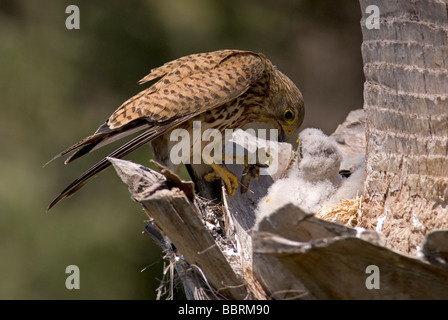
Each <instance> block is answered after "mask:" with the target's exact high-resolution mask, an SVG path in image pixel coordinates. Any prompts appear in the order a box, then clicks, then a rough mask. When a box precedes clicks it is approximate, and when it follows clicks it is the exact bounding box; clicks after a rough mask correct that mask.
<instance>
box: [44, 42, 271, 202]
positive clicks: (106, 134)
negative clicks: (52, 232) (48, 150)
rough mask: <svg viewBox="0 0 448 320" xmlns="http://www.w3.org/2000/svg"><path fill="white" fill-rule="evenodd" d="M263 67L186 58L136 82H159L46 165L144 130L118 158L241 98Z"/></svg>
mask: <svg viewBox="0 0 448 320" xmlns="http://www.w3.org/2000/svg"><path fill="white" fill-rule="evenodd" d="M265 61H266V60H265V58H264V56H262V55H259V54H255V53H252V52H247V51H237V50H222V51H216V52H211V53H204V54H194V55H190V56H186V57H183V58H180V59H177V60H175V61H172V62H169V63H167V64H165V65H163V66H161V67H159V68H156V69H153V70H152V71H151V73H150V74H149V75H148V76H146V77H145V78H143V79H142V80H141V81H140V82H141V83H144V82H147V81H151V80H154V79H156V78H160V77H161V78H160V80H159V81H157V82H156V83H155V84H153V85H152V86H151V87H149V88H148V89H146V90H144V91H142V92H140V93H138V94H137V95H135V96H134V97H132V98H131V99H129V100H127V101H126V102H124V103H123V104H122V105H121V106H120V107H119V108H118V109H117V110H116V111H115V112H114V113H113V114H112V115H111V116H110V118H109V119H108V120H107V121H106V123H104V124H103V125H101V126H100V127H99V128H98V130H97V131H96V132H95V133H94V134H93V135H91V136H89V137H87V138H85V139H83V140H81V141H79V142H78V143H76V144H74V145H73V146H71V147H70V148H68V149H66V150H64V151H63V152H61V153H60V154H58V155H56V156H55V157H54V158H53V159H52V160H54V159H56V158H58V157H60V156H62V155H65V154H67V153H69V152H71V151H73V150H75V149H78V148H80V149H79V150H77V151H76V152H75V153H74V154H73V155H72V156H71V157H69V158H68V159H67V160H66V162H65V163H69V162H70V161H72V160H74V159H76V158H78V157H80V156H82V155H84V154H86V153H88V152H90V151H92V150H94V149H96V148H98V147H101V146H103V145H105V144H107V143H109V142H111V141H114V140H116V139H117V138H122V137H123V136H126V135H128V134H130V133H133V132H135V131H139V130H140V131H141V130H144V129H147V130H146V131H145V132H143V133H142V134H140V135H139V136H137V137H136V138H134V139H132V140H131V141H129V142H128V143H126V144H125V145H123V146H122V147H120V148H118V149H117V150H115V151H114V152H113V153H111V154H110V155H109V157H116V158H121V157H123V156H125V155H127V154H129V153H130V152H132V151H133V150H135V149H137V148H139V147H140V146H142V145H144V144H146V143H147V142H149V141H151V140H153V139H155V138H157V137H159V136H161V135H163V134H164V133H165V132H167V131H169V130H171V129H173V128H175V127H176V126H179V125H180V124H182V123H183V122H185V121H187V120H189V119H191V118H193V117H195V116H197V115H199V114H200V113H202V112H205V111H207V110H211V109H213V108H216V107H218V106H221V105H223V104H224V103H226V102H229V101H231V100H232V99H234V98H236V97H238V96H240V95H241V94H243V93H244V92H245V91H246V90H247V89H248V88H249V87H250V86H251V85H252V84H253V83H254V82H255V81H257V80H259V79H260V77H262V76H263V74H264V73H263V72H264V71H265ZM52 160H50V162H51V161H52ZM108 166H110V162H109V161H107V159H106V158H104V159H103V160H101V161H100V162H98V163H97V164H95V165H94V166H93V167H91V168H90V169H89V170H87V171H86V172H84V173H83V174H82V175H81V176H80V177H78V178H77V179H76V180H75V181H74V182H73V183H72V184H70V185H69V186H68V187H67V188H66V189H65V190H63V191H62V192H61V194H60V195H59V196H58V197H57V198H56V199H55V200H54V201H53V202H52V203H51V204H50V206H49V207H48V209H50V208H51V207H52V206H54V205H55V204H56V203H57V202H59V201H60V200H61V199H63V198H65V197H68V196H70V195H72V194H73V193H75V192H76V191H77V190H79V189H80V188H81V187H82V186H83V185H85V184H86V183H87V182H88V181H89V180H90V179H92V178H93V177H95V176H96V175H97V174H98V173H100V172H101V171H103V170H104V169H106V168H107V167H108Z"/></svg>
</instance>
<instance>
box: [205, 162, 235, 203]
mask: <svg viewBox="0 0 448 320" xmlns="http://www.w3.org/2000/svg"><path fill="white" fill-rule="evenodd" d="M210 166H211V167H212V169H213V172H210V173H208V174H206V175H205V176H204V179H205V180H207V181H213V180H216V179H219V178H221V179H222V181H223V182H224V184H225V185H226V189H227V193H228V194H230V195H231V196H233V195H234V194H235V193H236V190H237V189H238V179H237V178H236V177H235V175H234V174H233V173H231V172H230V171H229V170H227V169H225V168H223V167H221V166H220V165H219V164H216V163H214V162H212V163H210Z"/></svg>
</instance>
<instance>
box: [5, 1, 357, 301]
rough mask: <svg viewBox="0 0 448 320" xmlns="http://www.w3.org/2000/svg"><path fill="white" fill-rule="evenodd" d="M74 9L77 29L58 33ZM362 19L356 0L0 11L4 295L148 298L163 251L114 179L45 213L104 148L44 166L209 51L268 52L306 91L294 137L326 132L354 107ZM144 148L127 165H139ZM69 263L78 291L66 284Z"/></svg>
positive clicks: (35, 4) (103, 179)
mask: <svg viewBox="0 0 448 320" xmlns="http://www.w3.org/2000/svg"><path fill="white" fill-rule="evenodd" d="M70 4H75V5H77V6H78V7H79V9H80V13H81V14H80V18H81V20H80V21H81V28H80V30H67V29H66V27H65V20H66V18H67V17H68V14H66V13H65V9H66V7H67V6H68V5H70ZM360 18H361V11H360V7H359V3H358V1H357V0H337V1H336V0H317V1H316V0H275V1H273V0H263V1H260V0H258V1H255V0H253V1H241V0H239V1H224V0H213V1H211V0H189V1H182V0H163V1H162V0H161V1H153V0H133V1H127V2H125V1H118V0H114V1H54V0H41V1H35V0H0V106H1V113H0V114H1V125H0V133H1V135H0V137H1V142H2V144H1V146H2V148H1V153H0V168H1V169H0V172H1V180H0V181H1V183H0V205H1V206H0V212H1V213H0V277H1V281H0V298H1V299H154V298H155V296H156V292H155V289H156V287H157V286H158V284H159V279H161V277H162V267H163V260H162V253H161V251H160V249H159V248H158V247H157V246H155V245H154V244H153V243H152V242H151V240H150V239H149V238H148V237H147V236H145V235H143V234H142V228H143V226H144V224H145V223H144V221H145V219H146V216H145V215H144V213H143V211H142V210H141V209H140V206H139V205H138V204H136V203H134V202H133V201H132V200H131V199H130V196H129V193H128V190H127V187H126V185H124V184H123V183H122V182H121V180H120V179H119V178H118V177H117V176H116V174H115V172H114V171H113V170H107V171H106V172H105V173H103V174H102V175H100V176H99V177H98V178H97V179H94V180H93V181H92V182H91V183H89V184H88V185H87V186H86V187H85V188H83V190H82V191H81V192H79V193H78V194H76V195H75V196H73V197H72V198H70V199H67V200H65V201H62V202H61V203H59V204H58V205H57V206H56V207H55V208H54V209H53V210H52V211H50V212H46V207H47V205H48V204H49V202H50V201H51V200H52V199H53V197H54V196H56V195H57V194H59V192H60V191H61V190H62V189H63V188H64V187H65V186H66V185H67V184H68V183H70V182H71V181H72V180H73V179H74V178H75V177H77V176H78V175H79V174H80V173H81V172H83V171H84V170H85V169H87V168H88V167H89V166H90V165H91V164H93V163H94V162H95V161H96V160H99V159H100V158H102V157H103V156H104V155H106V154H107V153H108V152H109V151H111V150H112V149H107V148H106V150H101V151H98V152H96V153H93V154H91V155H88V156H86V157H85V158H83V159H80V160H78V161H75V162H73V163H72V164H70V165H69V166H64V165H63V163H62V162H63V160H60V161H56V162H54V163H52V164H50V165H49V166H47V167H45V168H42V165H43V164H44V163H45V162H47V161H48V160H49V159H50V158H51V157H52V156H53V155H54V154H56V153H58V152H60V151H61V150H63V149H65V148H66V147H68V146H69V145H71V144H72V143H74V142H76V141H78V140H79V139H81V138H83V137H85V136H86V135H88V134H91V133H92V132H93V131H94V130H96V128H97V127H98V126H99V125H100V124H101V123H103V121H104V120H105V119H106V118H107V117H108V116H109V115H110V114H111V113H112V112H113V111H114V110H115V109H116V108H117V107H118V106H119V105H120V104H121V103H122V102H123V101H125V100H126V99H128V98H129V97H131V96H132V95H134V94H136V93H137V92H139V91H140V90H142V89H143V88H142V87H139V86H138V85H137V81H138V80H139V79H140V78H142V77H144V76H145V75H146V74H147V73H149V71H150V69H151V68H154V67H157V66H159V65H161V64H163V63H164V62H167V61H170V60H172V59H175V58H178V57H180V56H183V55H187V54H191V53H197V52H205V51H212V50H218V49H246V50H252V51H256V52H262V53H264V54H265V55H266V56H267V57H268V58H269V59H270V60H271V61H273V63H274V64H276V65H277V66H278V68H279V69H280V70H281V71H283V72H284V73H285V74H287V75H288V76H289V77H290V78H291V79H292V80H293V81H294V82H295V83H296V84H297V86H298V87H299V88H300V90H301V91H302V94H303V96H304V98H305V103H306V108H307V109H306V118H305V122H304V125H303V127H302V128H305V127H318V128H321V129H323V130H324V132H326V133H327V134H330V133H331V132H333V131H334V130H335V128H336V127H337V125H338V124H339V123H341V122H342V121H343V119H344V118H345V116H346V115H347V113H348V112H349V111H350V110H353V109H357V108H360V107H362V86H363V79H364V78H363V73H362V60H361V54H360V45H361V30H360V25H359V21H360ZM115 146H116V145H114V146H113V147H115ZM113 147H112V148H113ZM149 150H150V149H149V147H147V148H141V149H140V150H138V151H136V152H135V153H133V154H132V155H130V156H128V157H127V159H131V160H133V161H136V162H139V163H142V164H144V165H147V164H148V158H149V156H150V152H149ZM72 264H74V265H77V266H78V267H79V268H80V271H81V281H80V285H81V289H80V290H67V289H66V287H65V279H66V277H67V276H68V275H67V274H65V269H66V267H67V266H68V265H72ZM147 266H149V267H148V268H146V270H145V271H143V272H141V270H142V269H144V268H145V267H147Z"/></svg>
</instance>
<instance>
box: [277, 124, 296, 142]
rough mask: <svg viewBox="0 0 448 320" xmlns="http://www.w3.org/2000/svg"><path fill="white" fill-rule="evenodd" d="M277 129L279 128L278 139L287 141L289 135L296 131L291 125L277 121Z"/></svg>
mask: <svg viewBox="0 0 448 320" xmlns="http://www.w3.org/2000/svg"><path fill="white" fill-rule="evenodd" d="M276 127H277V130H278V141H279V142H285V141H286V140H288V138H289V136H290V135H292V134H293V133H294V130H293V129H291V127H289V126H287V125H284V124H282V123H279V122H277V125H276Z"/></svg>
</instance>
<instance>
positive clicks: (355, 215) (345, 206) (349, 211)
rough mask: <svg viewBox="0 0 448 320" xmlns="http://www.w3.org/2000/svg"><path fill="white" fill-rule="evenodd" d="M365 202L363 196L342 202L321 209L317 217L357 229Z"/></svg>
mask: <svg viewBox="0 0 448 320" xmlns="http://www.w3.org/2000/svg"><path fill="white" fill-rule="evenodd" d="M363 201H364V197H363V196H359V197H356V198H355V199H345V200H341V201H339V202H338V203H336V204H332V205H328V206H323V207H321V208H320V209H319V211H318V212H317V213H316V215H315V216H316V217H318V218H320V219H324V220H327V221H332V222H339V223H343V224H345V225H346V226H349V227H356V226H357V225H358V223H359V222H360V218H361V214H362V203H363Z"/></svg>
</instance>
